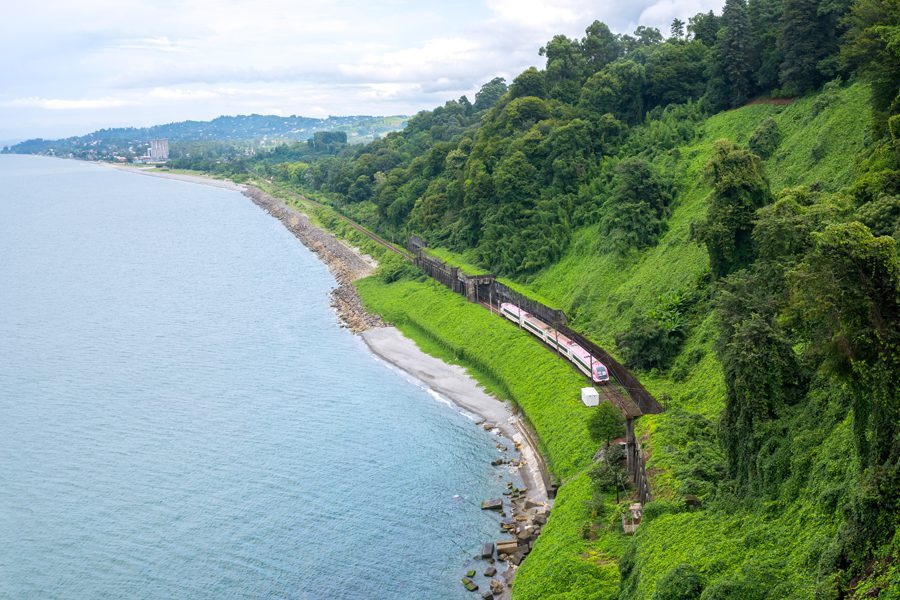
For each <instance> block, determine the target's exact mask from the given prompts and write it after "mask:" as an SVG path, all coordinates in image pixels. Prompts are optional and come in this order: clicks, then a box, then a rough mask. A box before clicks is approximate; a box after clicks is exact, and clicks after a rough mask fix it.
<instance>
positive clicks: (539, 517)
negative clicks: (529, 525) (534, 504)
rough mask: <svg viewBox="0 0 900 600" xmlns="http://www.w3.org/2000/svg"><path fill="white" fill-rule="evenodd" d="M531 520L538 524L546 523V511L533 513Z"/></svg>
mask: <svg viewBox="0 0 900 600" xmlns="http://www.w3.org/2000/svg"><path fill="white" fill-rule="evenodd" d="M532 521H534V522H535V523H536V524H538V525H546V524H547V513H546V512H539V513H537V514H536V515H534V518H533V519H532Z"/></svg>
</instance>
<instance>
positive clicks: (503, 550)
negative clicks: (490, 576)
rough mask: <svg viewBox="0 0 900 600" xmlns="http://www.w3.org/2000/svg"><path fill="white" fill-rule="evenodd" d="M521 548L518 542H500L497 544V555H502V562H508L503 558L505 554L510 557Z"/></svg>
mask: <svg viewBox="0 0 900 600" xmlns="http://www.w3.org/2000/svg"><path fill="white" fill-rule="evenodd" d="M518 547H519V541H518V540H500V541H498V542H497V554H498V555H500V560H506V559H504V558H503V556H502V555H503V554H505V555H506V556H509V555H510V554H512V553H513V552H515V551H516V550H517V549H518Z"/></svg>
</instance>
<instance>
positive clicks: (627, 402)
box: [268, 180, 658, 418]
mask: <svg viewBox="0 0 900 600" xmlns="http://www.w3.org/2000/svg"><path fill="white" fill-rule="evenodd" d="M268 182H269V184H271V185H274V183H273V182H272V181H270V180H269V181H268ZM281 189H282V190H283V191H285V192H287V193H288V194H289V195H291V196H293V197H294V198H295V199H297V200H299V201H301V202H306V203H308V204H310V205H312V206H315V207H317V208H328V209H331V210H332V211H333V213H334V215H335V216H337V218H339V219H340V220H341V221H343V222H345V223H346V224H347V225H349V226H350V227H352V228H353V229H355V230H356V231H358V232H360V233H361V234H363V235H365V236H366V237H367V238H369V239H370V240H372V241H373V242H375V243H376V244H378V245H379V246H382V247H383V248H385V249H386V250H389V251H390V252H393V253H394V254H397V255H398V256H401V257H403V258H404V259H405V260H407V261H410V262H412V261H413V259H414V258H415V257H414V256H413V254H412V253H411V252H409V251H407V250H406V249H405V248H402V247H400V246H397V245H396V244H392V243H391V242H389V241H387V240H386V239H384V238H383V237H381V236H380V235H378V234H377V233H374V232H373V231H371V230H369V229H366V228H365V227H363V226H362V225H360V224H359V223H357V222H356V221H354V220H353V219H351V218H349V217H346V216H344V215H342V214H341V213H340V212H338V211H337V210H336V209H335V208H334V207H333V206H329V205H327V204H323V203H321V202H318V201H316V200H312V199H311V198H307V197H306V196H303V195H302V194H298V193H296V192H294V191H291V190H288V189H285V188H281ZM477 304H480V305H481V306H482V307H483V308H486V309H487V310H489V311H491V312H492V313H494V314H497V315H498V316H500V315H499V313H498V309H495V308H494V307H493V306H492V305H491V304H489V303H487V302H484V301H482V300H481V299H479V300H478V301H477ZM544 345H545V347H546V348H547V349H548V350H550V351H551V352H554V349H553V348H551V347H550V346H547V345H546V344H544ZM566 362H568V363H569V366H571V367H572V369H574V370H575V372H576V373H578V374H579V375H583V373H582V372H581V371H579V370H578V368H577V367H576V366H575V365H574V364H572V363H571V362H570V361H566ZM610 375H611V376H612V379H611V380H610V381H609V382H608V383H607V384H606V385H598V386H595V387H596V388H598V389H597V392H598V393H599V394H600V396H601V397H602V398H604V399H605V400H609V401H610V402H611V403H612V404H614V405H615V406H617V407H618V408H619V409H620V410H621V411H622V412H623V414H625V415H626V416H627V417H629V418H634V417H639V416H641V415H642V414H644V413H643V411H642V410H641V408H640V407H639V406H638V404H637V403H636V402H635V400H634V399H633V398H632V396H631V394H630V393H629V392H628V386H626V385H624V384H623V383H622V382H621V381H619V380H618V378H617V377H616V375H615V373H613V372H612V371H610ZM587 379H588V383H589V384H590V385H593V382H592V381H591V380H590V378H587ZM653 412H658V411H653Z"/></svg>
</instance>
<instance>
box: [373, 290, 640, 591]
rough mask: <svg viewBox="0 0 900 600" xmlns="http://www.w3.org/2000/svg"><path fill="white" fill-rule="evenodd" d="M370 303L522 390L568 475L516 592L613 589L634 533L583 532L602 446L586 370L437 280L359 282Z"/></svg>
mask: <svg viewBox="0 0 900 600" xmlns="http://www.w3.org/2000/svg"><path fill="white" fill-rule="evenodd" d="M357 287H358V288H359V291H360V294H361V295H362V297H363V300H364V301H365V303H366V306H367V307H368V308H369V309H371V310H373V311H375V312H377V313H379V314H381V315H383V316H384V317H385V318H386V319H387V320H388V321H390V322H392V323H394V324H395V325H396V326H397V327H398V328H399V329H400V330H401V331H403V333H404V334H405V335H407V336H408V337H410V338H412V339H414V340H415V341H416V342H417V343H418V344H419V346H420V347H422V348H423V349H424V350H425V351H427V352H430V353H432V354H435V355H437V356H439V357H441V358H444V359H445V360H448V361H450V362H454V363H457V364H461V365H463V366H465V367H467V368H468V369H469V371H470V372H471V373H472V374H473V375H474V376H476V377H477V378H478V379H479V380H480V381H481V382H482V383H484V384H485V385H486V386H487V387H488V388H489V389H491V390H492V391H493V392H495V393H496V394H497V395H498V396H500V397H504V398H509V399H512V400H514V401H515V402H516V403H517V404H518V405H519V406H520V408H521V409H522V411H523V412H524V414H525V415H526V416H527V419H528V421H529V422H530V423H531V425H532V426H533V427H534V429H535V431H536V432H537V434H538V436H539V437H540V440H541V443H542V445H543V451H544V454H545V456H546V457H547V460H548V463H549V465H550V467H551V469H552V470H553V471H554V473H555V474H556V475H557V476H558V477H559V478H560V479H561V480H562V482H563V485H562V488H561V490H560V493H559V496H558V499H557V504H556V507H555V508H554V510H553V514H552V516H551V518H550V522H549V523H548V525H547V527H546V528H545V529H544V532H543V533H542V535H541V537H540V539H539V540H538V543H537V545H536V546H535V549H534V551H533V552H532V554H531V555H530V556H529V558H528V560H526V562H525V564H524V566H523V567H522V569H521V571H520V575H519V577H518V578H517V579H516V586H515V596H516V598H524V599H530V598H535V599H537V598H551V597H556V596H553V595H552V593H551V592H559V591H560V590H566V591H567V593H566V594H562V595H560V596H559V597H560V598H563V597H569V598H583V597H585V595H592V596H593V597H599V598H615V597H616V596H617V594H618V581H619V573H618V568H617V558H618V556H620V555H621V553H622V551H623V550H624V546H625V543H626V538H625V537H624V536H623V535H621V534H619V533H616V532H613V531H603V532H601V533H600V535H599V538H598V539H596V540H592V541H585V540H584V539H583V538H582V537H581V527H582V525H583V524H584V523H585V522H586V521H587V520H588V517H589V514H588V510H589V508H588V507H587V506H586V504H585V500H586V499H588V498H590V488H589V485H588V480H587V477H586V476H585V475H584V474H583V470H584V468H585V467H586V466H587V465H588V464H589V462H590V458H591V456H592V455H593V453H594V451H595V449H596V448H595V444H593V443H592V442H591V441H590V439H589V438H588V436H587V430H586V427H585V420H586V418H587V416H588V414H589V409H588V408H586V407H585V406H584V405H582V403H581V401H580V399H579V389H580V388H581V386H582V385H583V378H582V377H581V376H580V375H578V374H577V373H576V372H575V370H574V369H572V368H571V367H570V366H569V365H568V363H566V362H564V361H561V360H559V359H558V358H556V357H555V356H554V355H553V354H552V353H551V352H549V351H548V350H547V349H546V348H545V347H544V346H543V345H541V344H540V343H539V342H538V341H537V340H535V339H534V338H533V337H532V336H530V335H527V334H525V333H523V332H521V331H520V330H519V329H518V328H517V327H516V326H514V325H513V324H512V323H509V322H508V321H506V320H504V319H502V318H500V317H498V316H494V315H491V314H490V313H488V312H487V311H485V310H484V309H483V308H481V307H479V306H477V305H474V304H470V303H468V302H466V301H465V299H464V298H463V297H461V296H459V295H456V294H453V293H452V292H450V291H449V290H447V289H446V288H444V287H442V286H440V285H439V284H437V283H435V282H433V281H430V280H423V279H420V280H415V281H410V280H404V281H399V282H396V283H393V284H390V285H387V284H385V283H383V282H382V281H381V280H380V279H378V278H377V277H371V278H368V279H364V280H361V281H359V282H357Z"/></svg>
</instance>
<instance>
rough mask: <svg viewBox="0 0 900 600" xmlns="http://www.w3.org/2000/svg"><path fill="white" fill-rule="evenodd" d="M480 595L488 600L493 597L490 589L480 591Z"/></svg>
mask: <svg viewBox="0 0 900 600" xmlns="http://www.w3.org/2000/svg"><path fill="white" fill-rule="evenodd" d="M481 597H482V598H484V600H490V599H491V598H493V597H494V592H492V591H491V590H484V591H483V592H481Z"/></svg>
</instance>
